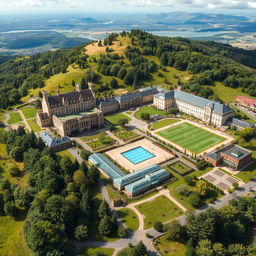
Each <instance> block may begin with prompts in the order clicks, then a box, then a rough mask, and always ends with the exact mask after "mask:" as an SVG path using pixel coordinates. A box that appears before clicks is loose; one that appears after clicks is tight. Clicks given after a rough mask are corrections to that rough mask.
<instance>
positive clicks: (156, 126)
mask: <svg viewBox="0 0 256 256" xmlns="http://www.w3.org/2000/svg"><path fill="white" fill-rule="evenodd" d="M179 121H180V120H179V119H173V118H168V119H163V120H161V121H158V122H156V123H154V124H151V125H150V129H151V130H157V129H160V128H163V127H165V126H168V125H170V124H175V123H177V122H179Z"/></svg>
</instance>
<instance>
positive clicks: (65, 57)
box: [0, 30, 256, 109]
mask: <svg viewBox="0 0 256 256" xmlns="http://www.w3.org/2000/svg"><path fill="white" fill-rule="evenodd" d="M118 36H119V35H118V34H110V35H109V36H108V37H107V38H106V39H105V40H103V41H99V42H98V46H99V47H101V46H106V52H105V53H104V54H102V53H101V54H100V55H99V56H90V57H89V56H88V55H86V52H85V51H84V46H80V47H76V48H73V49H67V50H59V51H55V52H47V53H42V54H37V55H34V56H31V57H28V58H16V59H11V60H7V61H5V62H4V63H2V64H1V65H0V93H1V95H2V96H3V97H1V99H0V108H3V109H5V108H8V107H10V106H12V105H14V104H17V103H18V102H19V100H20V99H21V97H23V96H25V95H27V93H28V90H29V89H30V88H42V87H43V86H44V85H45V80H46V79H47V78H49V77H51V76H52V75H55V74H58V73H65V72H67V67H68V66H69V65H70V64H74V63H75V64H77V66H78V67H79V68H81V69H84V70H85V80H87V81H88V80H90V81H92V82H95V83H96V84H97V83H98V84H99V81H100V80H101V78H102V77H104V76H111V77H112V80H111V83H110V84H104V83H103V84H102V83H101V84H99V86H97V87H96V90H97V91H98V92H100V93H102V92H106V91H110V92H114V90H115V89H116V88H118V87H119V86H121V84H118V83H117V81H116V79H117V78H118V79H121V81H122V83H123V84H122V86H124V85H125V86H133V88H135V89H136V88H138V87H140V86H143V83H144V82H145V81H147V82H149V81H151V80H152V75H153V74H157V75H158V76H159V77H160V76H164V75H163V71H165V70H166V67H173V68H175V69H176V70H178V71H187V72H188V73H189V74H191V78H190V79H189V80H188V81H183V82H182V81H178V82H177V83H178V84H181V85H182V86H183V89H184V90H186V91H189V92H193V93H196V94H198V95H200V96H203V97H206V98H212V99H218V97H216V95H214V92H213V90H212V89H211V86H214V83H215V82H221V83H223V84H224V85H225V86H228V87H232V88H238V87H240V88H242V91H243V92H245V93H247V94H249V95H251V96H256V71H255V67H256V66H255V63H256V62H255V60H256V51H248V50H243V49H239V48H233V47H231V46H229V45H224V44H220V43H215V42H201V41H195V40H189V39H185V38H169V37H159V36H154V35H152V34H149V33H147V32H143V31H141V30H132V31H131V32H122V33H121V34H120V36H121V37H129V39H130V43H129V45H127V46H126V48H125V52H124V54H118V53H113V52H112V50H111V45H112V44H113V42H114V41H115V40H116V38H117V37H118ZM120 44H121V42H120ZM150 57H154V58H158V60H159V61H160V65H158V64H157V63H156V62H155V61H154V60H151V59H150ZM93 63H95V64H96V67H97V69H96V70H95V69H92V66H91V65H92V64H93ZM96 71H97V74H96ZM115 77H116V79H115ZM165 83H166V84H168V83H169V81H168V79H166V81H165ZM171 86H173V87H175V86H176V84H175V85H174V84H172V85H171ZM97 95H99V94H97Z"/></svg>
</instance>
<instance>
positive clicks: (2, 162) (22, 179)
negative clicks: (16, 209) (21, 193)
mask: <svg viewBox="0 0 256 256" xmlns="http://www.w3.org/2000/svg"><path fill="white" fill-rule="evenodd" d="M11 165H12V166H15V165H16V166H17V167H18V168H19V169H20V175H19V177H13V176H11V175H10V174H9V173H8V171H7V169H8V167H10V166H11ZM0 166H1V167H3V170H4V172H3V173H2V176H3V177H4V178H6V179H8V180H9V181H10V182H11V183H13V184H16V185H19V186H20V187H26V186H27V184H28V176H27V174H26V172H24V165H23V163H18V162H15V161H14V160H12V159H10V157H9V156H8V154H7V152H6V145H5V144H0ZM0 255H1V254H0Z"/></svg>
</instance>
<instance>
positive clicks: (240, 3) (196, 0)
mask: <svg viewBox="0 0 256 256" xmlns="http://www.w3.org/2000/svg"><path fill="white" fill-rule="evenodd" d="M112 1H116V2H119V3H122V4H123V5H132V6H149V7H150V6H163V7H164V6H168V7H174V8H175V7H196V8H208V9H216V8H225V9H250V8H256V0H251V1H247V0H112Z"/></svg>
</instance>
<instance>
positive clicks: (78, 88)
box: [76, 84, 82, 92]
mask: <svg viewBox="0 0 256 256" xmlns="http://www.w3.org/2000/svg"><path fill="white" fill-rule="evenodd" d="M76 91H77V92H81V91H82V88H81V85H80V84H76Z"/></svg>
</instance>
